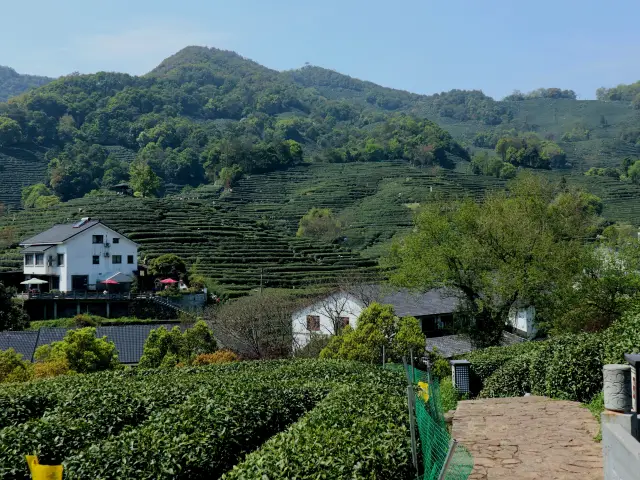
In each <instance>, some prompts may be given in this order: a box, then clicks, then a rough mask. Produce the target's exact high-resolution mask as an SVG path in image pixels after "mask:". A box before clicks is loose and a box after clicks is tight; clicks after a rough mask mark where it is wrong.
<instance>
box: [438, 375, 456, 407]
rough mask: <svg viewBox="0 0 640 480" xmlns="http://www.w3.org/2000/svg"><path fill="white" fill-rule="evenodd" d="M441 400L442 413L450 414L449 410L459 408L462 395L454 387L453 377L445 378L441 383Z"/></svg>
mask: <svg viewBox="0 0 640 480" xmlns="http://www.w3.org/2000/svg"><path fill="white" fill-rule="evenodd" d="M440 399H441V401H442V411H443V412H448V411H449V410H455V409H456V408H458V400H460V394H459V393H458V390H456V387H454V385H453V380H451V376H449V377H446V378H443V379H442V381H441V382H440Z"/></svg>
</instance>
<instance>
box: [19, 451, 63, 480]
mask: <svg viewBox="0 0 640 480" xmlns="http://www.w3.org/2000/svg"><path fill="white" fill-rule="evenodd" d="M27 465H29V471H30V472H31V478H33V480H62V465H40V462H38V457H37V456H35V455H27Z"/></svg>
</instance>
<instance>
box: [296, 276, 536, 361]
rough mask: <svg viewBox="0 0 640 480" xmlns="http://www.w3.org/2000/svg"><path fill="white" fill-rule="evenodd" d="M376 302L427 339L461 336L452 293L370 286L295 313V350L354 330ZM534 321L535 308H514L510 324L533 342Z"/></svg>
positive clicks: (338, 294) (456, 300)
mask: <svg viewBox="0 0 640 480" xmlns="http://www.w3.org/2000/svg"><path fill="white" fill-rule="evenodd" d="M373 301H377V302H379V303H382V304H386V305H393V308H394V311H395V313H396V315H398V316H399V317H408V316H412V317H415V318H416V319H417V320H418V322H419V323H420V328H421V329H422V332H423V333H424V334H425V335H426V337H427V338H436V337H443V338H444V337H445V336H451V337H457V336H458V335H455V334H456V333H459V332H456V325H455V322H454V314H455V312H456V311H457V310H458V306H459V302H460V300H459V298H458V297H456V296H455V295H454V294H453V292H451V291H448V290H446V289H441V288H440V289H433V290H429V291H427V292H424V293H415V292H411V291H409V290H405V289H401V290H395V291H386V292H383V291H382V290H381V289H380V287H378V286H367V287H366V288H359V289H354V291H353V292H347V291H336V292H333V293H331V294H329V295H327V296H326V297H323V298H322V299H320V300H318V301H316V302H315V303H313V304H312V305H310V306H308V307H306V308H303V309H300V310H298V311H296V312H294V313H293V315H292V317H291V322H292V330H293V349H294V350H297V349H299V348H302V347H304V346H305V345H307V344H308V343H309V341H310V340H311V338H312V336H313V335H334V334H335V332H336V330H337V329H340V328H341V327H343V326H345V325H347V324H349V325H350V326H351V327H352V328H355V327H356V321H357V319H358V317H359V316H360V313H362V310H363V309H364V308H366V307H367V306H368V305H369V304H370V303H371V302H373ZM534 318H535V309H534V307H532V306H529V307H526V308H523V307H516V306H514V308H513V309H512V310H511V312H510V314H509V318H508V322H509V323H511V325H512V326H513V328H514V329H515V330H516V332H517V333H518V335H519V336H520V337H525V338H532V337H533V336H535V333H536V329H535V325H534ZM458 330H459V326H458Z"/></svg>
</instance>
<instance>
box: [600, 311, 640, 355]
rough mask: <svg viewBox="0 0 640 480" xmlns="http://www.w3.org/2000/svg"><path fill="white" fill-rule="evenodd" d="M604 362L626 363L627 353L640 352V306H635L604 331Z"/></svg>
mask: <svg viewBox="0 0 640 480" xmlns="http://www.w3.org/2000/svg"><path fill="white" fill-rule="evenodd" d="M603 343H604V359H603V361H604V363H605V364H607V363H626V362H625V360H624V354H625V353H640V308H639V307H635V308H633V309H632V310H631V311H630V312H628V313H627V314H625V315H624V316H623V317H622V318H621V319H620V320H618V321H616V322H614V323H613V325H611V326H610V327H609V328H608V329H607V330H606V331H605V332H604V333H603Z"/></svg>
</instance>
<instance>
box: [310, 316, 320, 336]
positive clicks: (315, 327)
mask: <svg viewBox="0 0 640 480" xmlns="http://www.w3.org/2000/svg"><path fill="white" fill-rule="evenodd" d="M307 330H309V331H310V332H319V331H320V316H319V315H307Z"/></svg>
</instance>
